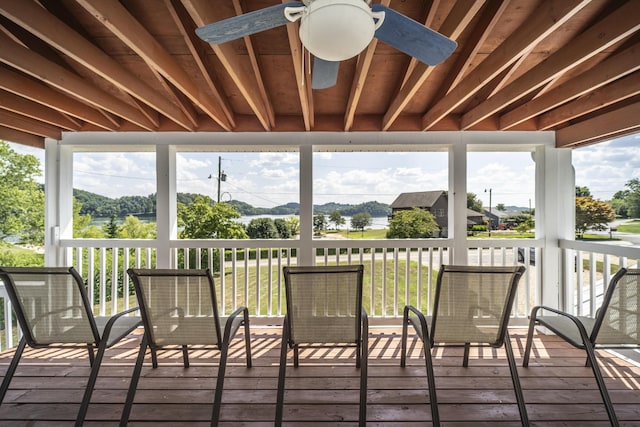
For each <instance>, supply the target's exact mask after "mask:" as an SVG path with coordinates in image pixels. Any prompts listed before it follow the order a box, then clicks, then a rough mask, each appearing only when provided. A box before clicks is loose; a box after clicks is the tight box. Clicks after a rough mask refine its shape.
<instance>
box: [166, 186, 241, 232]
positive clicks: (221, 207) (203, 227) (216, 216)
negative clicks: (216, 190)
mask: <svg viewBox="0 0 640 427" xmlns="http://www.w3.org/2000/svg"><path fill="white" fill-rule="evenodd" d="M237 218H240V213H239V212H238V211H237V210H236V209H235V208H234V207H233V206H231V205H229V204H228V203H215V204H213V205H212V203H211V199H210V198H209V197H207V196H195V197H194V199H193V203H191V204H189V205H184V204H182V203H178V225H182V226H184V228H183V230H182V232H181V233H180V238H181V239H246V238H248V237H249V236H247V233H246V231H245V230H244V227H243V226H242V224H240V223H238V222H235V221H234V219H237Z"/></svg>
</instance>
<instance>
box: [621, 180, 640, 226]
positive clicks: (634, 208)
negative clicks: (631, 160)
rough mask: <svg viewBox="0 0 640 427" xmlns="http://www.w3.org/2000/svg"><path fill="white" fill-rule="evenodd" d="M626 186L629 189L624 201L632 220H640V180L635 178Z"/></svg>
mask: <svg viewBox="0 0 640 427" xmlns="http://www.w3.org/2000/svg"><path fill="white" fill-rule="evenodd" d="M625 186H626V187H627V188H628V189H629V193H628V194H627V197H625V199H624V201H625V204H626V206H627V212H628V214H629V217H630V218H640V179H638V178H634V179H632V180H630V181H629V182H627V183H626V184H625Z"/></svg>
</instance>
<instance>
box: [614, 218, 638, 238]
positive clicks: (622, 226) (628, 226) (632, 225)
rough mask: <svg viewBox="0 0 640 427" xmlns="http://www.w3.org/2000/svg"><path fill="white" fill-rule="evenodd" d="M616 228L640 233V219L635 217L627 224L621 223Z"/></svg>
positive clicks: (623, 231) (624, 231)
mask: <svg viewBox="0 0 640 427" xmlns="http://www.w3.org/2000/svg"><path fill="white" fill-rule="evenodd" d="M616 228H617V229H618V231H620V232H622V233H635V234H640V219H634V220H633V221H630V222H627V223H626V224H620V225H619V226H617V227H616Z"/></svg>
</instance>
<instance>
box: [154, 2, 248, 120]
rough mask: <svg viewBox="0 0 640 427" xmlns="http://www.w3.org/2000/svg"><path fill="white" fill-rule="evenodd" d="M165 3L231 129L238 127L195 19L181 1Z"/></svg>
mask: <svg viewBox="0 0 640 427" xmlns="http://www.w3.org/2000/svg"><path fill="white" fill-rule="evenodd" d="M164 3H165V5H166V6H167V9H168V10H169V13H170V14H171V17H172V18H173V22H175V24H176V26H177V27H178V30H179V31H180V33H181V34H182V38H183V39H184V42H185V43H186V45H187V47H188V48H189V51H190V52H191V55H192V56H193V60H194V61H195V63H196V65H197V66H198V69H199V70H200V73H201V74H202V77H203V79H204V82H205V84H206V85H207V88H208V89H209V90H210V91H211V93H212V94H213V97H214V98H215V100H216V101H217V102H218V105H220V108H221V109H222V111H223V112H224V114H225V116H226V117H227V120H228V121H229V124H230V125H231V127H232V128H234V127H235V126H236V123H235V114H234V113H233V111H232V109H231V105H229V101H228V100H227V98H226V97H225V96H223V95H222V90H221V89H219V87H220V83H219V80H218V78H217V77H216V75H215V74H214V73H213V65H212V64H211V61H210V60H209V58H207V55H206V53H205V51H208V48H205V46H204V44H203V43H202V40H201V39H200V38H199V37H198V36H197V35H196V24H195V23H194V22H193V19H191V16H190V15H189V12H187V10H186V9H185V8H184V6H183V5H182V3H180V0H165V2H164Z"/></svg>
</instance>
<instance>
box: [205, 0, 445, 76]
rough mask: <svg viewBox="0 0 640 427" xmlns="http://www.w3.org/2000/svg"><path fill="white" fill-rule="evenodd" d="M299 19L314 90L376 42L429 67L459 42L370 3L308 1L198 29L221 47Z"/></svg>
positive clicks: (435, 63)
mask: <svg viewBox="0 0 640 427" xmlns="http://www.w3.org/2000/svg"><path fill="white" fill-rule="evenodd" d="M297 20H300V31H299V34H300V40H301V42H302V44H303V46H304V47H305V48H306V49H307V50H308V51H309V52H310V53H311V54H312V55H313V56H314V61H313V74H312V83H311V86H312V88H313V89H324V88H328V87H331V86H333V85H335V83H336V81H337V78H338V68H339V65H340V61H343V60H345V59H349V58H352V57H354V56H356V55H358V54H359V53H360V52H362V51H363V50H364V49H365V48H366V47H367V46H368V45H369V43H370V42H371V40H373V38H374V37H375V38H377V39H378V40H381V41H383V42H385V43H387V44H389V45H391V46H393V47H394V48H396V49H398V50H399V51H401V52H404V53H406V54H407V55H410V56H412V57H414V58H416V59H418V60H419V61H421V62H424V63H425V64H427V65H432V66H433V65H437V64H439V63H440V62H442V61H444V60H445V59H446V58H448V57H449V55H451V54H452V53H453V51H454V50H455V48H456V46H457V43H456V42H455V41H453V40H451V39H449V38H447V37H445V36H443V35H442V34H440V33H438V32H436V31H433V30H432V29H430V28H427V27H425V26H424V25H422V24H420V23H418V22H416V21H414V20H413V19H411V18H409V17H407V16H405V15H403V14H401V13H399V12H396V11H395V10H393V9H390V8H388V7H386V6H384V5H381V4H374V5H371V0H304V1H292V2H288V3H282V4H277V5H274V6H269V7H266V8H263V9H260V10H256V11H253V12H248V13H245V14H242V15H239V16H234V17H232V18H228V19H224V20H222V21H218V22H213V23H211V24H207V25H204V26H202V27H200V28H198V29H196V34H197V35H198V36H199V37H200V38H201V39H203V40H204V41H206V42H208V43H212V44H221V43H225V42H228V41H231V40H235V39H239V38H241V37H244V36H248V35H251V34H255V33H258V32H261V31H265V30H269V29H271V28H275V27H279V26H281V25H285V24H288V23H289V22H295V21H297Z"/></svg>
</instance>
